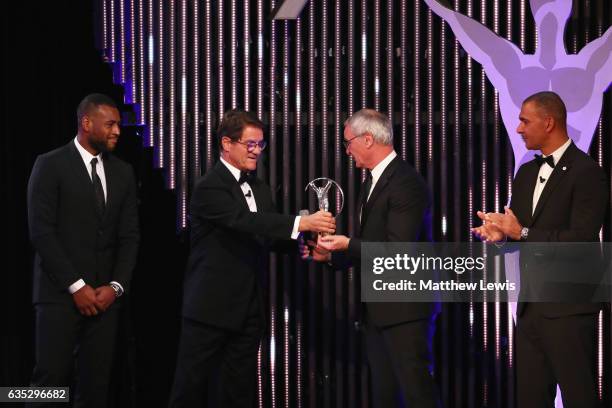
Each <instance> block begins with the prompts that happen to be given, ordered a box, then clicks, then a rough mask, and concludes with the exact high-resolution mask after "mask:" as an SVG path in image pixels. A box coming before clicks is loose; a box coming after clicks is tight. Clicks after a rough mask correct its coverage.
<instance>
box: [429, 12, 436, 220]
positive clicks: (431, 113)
mask: <svg viewBox="0 0 612 408" xmlns="http://www.w3.org/2000/svg"><path fill="white" fill-rule="evenodd" d="M433 29H434V27H433V13H432V11H431V9H429V8H428V9H427V180H428V182H429V189H430V191H433V189H434V163H433V159H434V157H433V145H434V140H433V139H434V116H435V115H434V92H433V88H434V78H433V76H434V73H433V65H434V61H433V60H434V52H433ZM433 217H434V219H436V215H435V214H434V216H433Z"/></svg>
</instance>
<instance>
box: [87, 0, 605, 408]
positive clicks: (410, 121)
mask: <svg viewBox="0 0 612 408" xmlns="http://www.w3.org/2000/svg"><path fill="white" fill-rule="evenodd" d="M557 1H560V2H566V0H557ZM96 2H97V8H98V18H97V22H98V25H99V29H98V43H99V48H100V50H101V52H102V54H103V56H104V58H105V59H106V60H107V61H108V62H109V63H110V64H112V66H113V71H114V78H115V81H116V82H117V83H120V84H123V85H124V88H125V102H126V103H127V104H131V105H132V106H133V110H134V113H135V115H134V117H133V118H132V119H133V120H132V122H133V124H134V125H135V126H138V127H139V128H140V133H141V134H142V135H143V137H142V143H143V144H144V146H145V147H148V148H151V149H153V151H154V157H155V163H156V166H158V167H160V168H162V169H164V171H165V172H164V174H165V175H166V183H167V188H168V189H170V190H173V191H175V193H176V200H177V205H176V211H177V215H176V220H177V222H176V225H177V233H180V232H181V231H183V230H184V229H185V228H188V224H189V222H188V211H189V208H188V200H189V194H190V189H191V187H192V186H193V183H194V182H195V180H196V179H197V177H199V176H200V175H201V174H203V173H204V172H205V171H206V169H208V168H209V167H210V166H211V165H212V164H213V163H214V162H215V160H216V156H217V153H216V149H215V143H216V141H215V132H214V131H215V128H216V126H217V124H218V122H219V119H220V117H221V116H222V114H223V112H224V111H226V110H228V109H231V108H242V109H247V110H252V111H255V112H256V113H257V115H258V116H259V117H260V118H261V119H262V120H263V121H264V123H265V124H266V132H265V133H266V138H267V140H268V141H269V146H270V147H269V149H268V150H266V152H265V155H264V158H263V160H262V161H261V163H260V165H259V169H258V173H259V175H260V176H261V177H262V178H263V179H265V180H266V181H267V182H269V184H270V185H271V186H272V188H273V190H274V191H275V192H276V199H277V203H278V208H279V210H281V211H283V212H285V213H297V212H298V211H299V210H300V209H302V208H310V210H311V211H312V210H314V209H315V202H314V201H315V200H314V197H312V196H308V195H307V194H306V193H305V192H304V186H305V185H306V184H307V182H308V181H309V180H311V179H313V178H316V177H321V176H326V177H331V178H333V179H335V180H336V181H338V182H339V183H340V184H341V185H342V186H343V187H344V190H345V192H346V198H347V204H348V205H347V206H346V211H345V212H344V213H343V214H342V216H341V217H340V218H339V220H338V221H339V222H338V230H339V232H341V233H345V234H351V233H353V232H354V231H352V229H351V227H350V226H351V225H353V224H352V220H353V218H354V217H355V216H357V215H358V214H357V212H356V211H355V204H356V203H355V199H356V197H357V193H358V186H359V183H360V180H361V177H362V173H361V172H360V171H359V170H358V169H355V167H354V165H353V162H352V160H350V158H347V156H346V154H345V151H344V149H343V147H342V131H343V126H342V124H343V121H344V120H345V119H346V118H347V117H348V116H349V115H351V114H352V113H353V112H355V111H357V110H359V109H361V108H362V107H370V108H375V109H377V110H380V111H382V112H385V113H386V114H388V115H389V116H391V118H392V120H393V124H394V135H395V139H394V140H395V147H396V150H397V151H398V153H399V154H400V155H401V156H402V158H404V159H405V160H407V161H408V162H410V163H412V164H413V165H414V166H415V167H416V169H417V170H418V171H419V172H421V174H423V176H424V177H425V178H426V180H427V182H428V183H429V187H430V189H431V192H432V195H433V200H434V209H433V214H434V217H433V219H434V236H435V238H436V240H438V241H471V240H473V238H472V236H471V235H470V232H469V227H470V226H472V225H474V224H475V223H476V220H475V212H476V210H486V211H500V210H502V209H503V206H504V204H506V202H507V201H508V198H509V197H508V196H509V191H510V188H511V183H512V177H513V172H514V170H515V167H514V162H515V158H514V155H516V154H517V151H513V149H512V148H513V145H512V143H511V142H510V140H509V138H508V134H507V131H506V129H505V127H504V124H503V122H502V114H501V113H500V103H501V105H502V107H503V104H504V97H505V94H504V91H503V90H502V89H500V92H502V94H498V92H497V91H496V90H495V89H494V88H493V87H492V86H491V84H490V82H489V81H488V79H487V78H486V76H485V71H484V70H483V69H482V68H481V65H480V64H479V63H478V62H477V61H475V60H473V59H472V58H470V56H469V55H468V53H467V52H466V51H464V49H463V48H462V46H461V45H460V43H458V42H457V41H456V40H455V36H454V35H453V33H452V32H451V30H450V28H449V26H448V25H446V24H445V23H443V22H442V21H441V19H440V18H439V17H438V16H436V15H435V14H433V13H432V12H431V11H430V9H429V7H428V6H427V4H426V3H425V2H421V1H414V0H371V1H369V0H362V1H355V0H336V1H332V0H330V1H324V0H311V1H309V2H308V4H307V5H306V7H305V8H304V10H303V12H302V14H301V16H300V18H299V19H298V20H296V21H287V22H285V21H273V20H271V18H270V17H271V11H272V9H273V8H274V7H275V6H277V5H278V1H275V0H226V1H197V0H164V1H153V0H96ZM536 3H538V4H539V3H547V1H536V2H535V3H534V4H536ZM570 3H571V2H570ZM450 6H451V7H452V8H454V10H453V11H454V12H458V13H461V14H463V15H466V16H468V17H470V18H472V19H474V20H475V21H476V22H480V23H482V24H483V25H484V26H486V27H487V28H488V30H485V31H486V32H487V35H489V34H498V35H499V36H501V37H503V38H505V39H507V40H508V41H509V42H511V43H514V44H515V45H516V47H515V50H518V51H520V52H521V53H525V54H533V53H534V52H536V50H537V45H538V35H537V29H536V24H535V22H534V17H533V16H532V10H531V8H530V4H529V2H528V1H527V0H489V1H484V0H482V1H473V0H455V1H454V2H452V4H451V5H450ZM568 7H569V6H568ZM437 13H438V14H440V12H439V11H438V12H437ZM536 14H537V13H536ZM453 15H455V16H456V14H453ZM443 17H444V16H443ZM445 18H447V19H449V23H450V22H451V19H452V18H451V17H450V15H447V16H446V17H445ZM536 20H537V16H536ZM611 21H612V8H611V6H610V4H609V2H608V1H606V0H590V1H586V0H585V1H578V0H576V1H574V2H573V4H572V5H571V15H570V16H569V20H568V24H567V28H566V30H565V33H564V36H562V37H563V39H564V42H565V47H566V51H567V53H568V54H577V53H579V52H580V51H581V50H582V49H583V47H584V46H585V45H586V44H588V43H590V42H592V41H593V40H595V39H596V38H598V37H601V36H602V35H603V34H604V33H605V31H606V29H607V28H608V27H609V26H610V23H611ZM455 28H456V27H453V29H455ZM483 32H484V31H483ZM562 33H563V31H561V34H560V35H562ZM608 34H609V33H608ZM462 42H463V41H462ZM463 44H464V46H466V49H469V46H468V44H466V43H464V42H463ZM564 51H565V50H564ZM471 52H473V51H471ZM609 52H610V51H609V48H608V53H609ZM479 55H480V54H479ZM480 56H482V55H480ZM474 57H475V58H476V60H479V58H478V55H477V54H476V53H474ZM485 62H486V61H482V60H480V63H483V64H485V68H486V63H485ZM488 73H489V75H492V74H491V72H488ZM492 78H493V76H492ZM523 78H524V79H525V80H527V79H528V76H527V75H526V74H524V76H523V77H521V76H519V77H518V78H515V83H514V84H516V83H517V82H516V81H518V82H520V81H521V80H522V79H523ZM509 86H510V85H509ZM513 86H514V85H512V87H513ZM599 92H600V93H602V92H603V90H600V91H599ZM610 99H611V98H610V94H607V95H606V96H604V102H603V108H602V114H601V117H600V118H599V117H598V119H597V120H596V124H595V125H594V129H595V131H594V134H593V142H592V144H591V147H590V153H591V155H592V156H593V157H594V158H595V160H596V161H598V162H599V163H600V164H601V165H602V166H603V167H604V169H605V170H606V173H607V174H608V175H610V168H611V161H610V153H609V152H610V118H611V117H612V115H611V113H612V103H611V101H610ZM519 102H520V101H519ZM570 114H571V112H570ZM504 119H506V117H505V116H504ZM510 120H513V119H512V118H510ZM514 120H516V119H515V118H514ZM585 137H590V135H587V136H585ZM517 146H518V145H516V146H515V149H516V148H517ZM518 148H520V146H518ZM587 148H588V145H587ZM523 153H524V152H523ZM522 158H523V156H521V157H520V158H519V159H518V160H519V161H521V159H522ZM610 229H611V227H610V217H609V214H608V218H607V221H606V225H605V226H604V230H603V232H602V238H603V239H606V238H609V235H610ZM177 273H179V272H177ZM267 282H268V289H269V322H270V326H269V330H268V333H267V336H266V339H265V341H264V342H263V343H262V345H261V351H260V374H259V382H258V402H259V405H260V406H272V407H277V406H278V407H281V406H297V407H302V406H308V407H327V406H329V407H331V406H336V407H342V406H348V407H355V406H367V405H368V399H369V391H368V386H367V384H368V372H367V368H366V366H365V360H364V358H363V354H362V344H361V337H360V324H359V319H360V303H359V292H358V287H359V277H358V276H356V275H355V274H354V273H353V271H344V272H331V271H329V270H327V269H325V267H314V266H308V265H305V264H303V263H301V262H300V261H299V260H297V259H296V257H295V256H286V255H285V256H276V255H272V256H271V268H270V271H269V276H267ZM510 316H511V312H510V307H509V305H507V304H504V303H499V302H495V301H494V299H491V301H490V302H488V303H478V304H475V303H471V304H447V305H444V308H443V313H442V314H441V315H440V317H439V322H438V332H437V336H436V350H437V352H436V359H437V365H436V372H435V375H436V379H437V381H438V383H439V384H440V387H441V391H442V395H443V397H444V400H445V405H446V406H447V407H470V408H472V407H480V406H483V407H513V406H514V401H513V393H514V385H513V372H514V371H513V365H514V355H513V353H514V343H513V331H514V326H513V323H512V319H511V317H510ZM604 334H607V335H604ZM609 338H610V336H609V316H607V315H604V314H603V313H602V314H601V315H600V325H599V336H598V339H599V340H598V361H599V365H598V370H597V373H596V375H597V378H598V380H599V393H600V397H601V398H604V399H605V398H606V395H605V392H604V391H605V390H606V389H607V388H609V374H610V367H609V365H610V364H609V361H610V357H609V355H610V354H609V349H610V343H609V340H606V341H604V339H609Z"/></svg>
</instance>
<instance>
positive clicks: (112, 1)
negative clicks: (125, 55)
mask: <svg viewBox="0 0 612 408" xmlns="http://www.w3.org/2000/svg"><path fill="white" fill-rule="evenodd" d="M109 5H110V7H109V8H108V12H109V14H110V21H109V23H110V44H109V51H110V53H109V58H108V59H109V62H111V63H114V62H116V55H115V47H116V42H115V0H109Z"/></svg>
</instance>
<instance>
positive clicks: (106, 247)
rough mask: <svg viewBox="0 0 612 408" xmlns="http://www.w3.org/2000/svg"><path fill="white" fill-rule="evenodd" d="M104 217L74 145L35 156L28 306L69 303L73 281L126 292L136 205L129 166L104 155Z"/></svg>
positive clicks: (133, 259)
mask: <svg viewBox="0 0 612 408" xmlns="http://www.w3.org/2000/svg"><path fill="white" fill-rule="evenodd" d="M102 163H103V165H104V173H105V176H106V188H107V197H106V211H105V213H104V215H103V216H102V217H100V216H99V215H98V213H97V211H96V207H95V196H94V188H93V184H92V182H91V178H90V176H89V171H90V170H89V169H87V168H86V166H85V164H84V163H83V159H82V158H81V155H80V154H79V152H78V150H77V148H76V146H75V145H74V141H73V140H71V141H70V142H69V143H68V144H67V145H65V146H63V147H60V148H58V149H56V150H53V151H51V152H48V153H46V154H43V155H40V156H39V157H38V158H37V159H36V162H35V163H34V168H33V169H32V173H31V175H30V180H29V183H28V223H29V230H30V240H31V241H32V244H33V246H34V249H35V250H36V255H35V259H34V293H33V301H34V303H69V304H72V297H71V295H70V293H69V292H68V290H67V289H68V287H69V286H70V285H71V284H73V283H74V282H76V281H77V280H79V279H83V280H84V281H85V283H87V284H89V285H91V286H92V287H94V288H95V287H98V286H100V285H103V284H108V283H109V282H110V281H113V280H114V281H117V282H119V283H120V284H121V285H122V286H123V288H124V290H125V291H128V290H129V285H130V280H131V277H132V270H133V269H134V265H135V264H136V257H137V252H138V241H139V231H138V199H137V192H136V182H135V178H134V173H133V170H132V168H131V167H130V165H129V164H127V163H125V162H123V161H122V160H120V159H118V158H116V157H114V156H113V155H110V154H106V155H105V156H104V157H103V160H102Z"/></svg>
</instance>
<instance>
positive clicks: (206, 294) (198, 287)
mask: <svg viewBox="0 0 612 408" xmlns="http://www.w3.org/2000/svg"><path fill="white" fill-rule="evenodd" d="M249 185H250V186H251V191H252V192H253V194H254V195H255V202H256V203H257V212H251V211H250V210H249V207H248V204H247V202H246V199H245V197H244V193H243V192H242V190H241V188H240V185H239V184H238V182H237V181H236V179H235V178H234V176H233V175H232V174H231V172H230V171H229V170H228V169H227V167H226V166H225V165H224V164H223V163H221V161H219V162H218V163H217V164H216V165H215V166H214V167H213V168H212V169H211V170H210V171H209V172H208V173H207V174H206V175H205V176H204V177H203V178H202V179H200V180H199V181H198V183H197V184H196V186H195V188H194V191H193V195H192V198H191V216H190V217H191V219H190V221H191V253H190V256H189V261H188V265H187V270H186V272H185V285H184V292H183V316H184V317H186V318H189V319H193V320H197V321H199V322H202V323H206V324H210V325H213V326H217V327H221V328H227V329H231V330H238V329H240V328H241V327H242V324H243V322H244V321H245V318H246V317H247V315H248V313H249V312H250V311H251V310H250V305H251V303H250V302H251V299H252V298H253V296H257V297H259V299H260V300H261V293H260V292H259V291H260V289H261V285H259V282H258V280H259V278H260V277H261V273H262V272H263V271H264V269H265V267H266V264H267V256H268V247H269V242H267V241H266V240H265V239H264V237H266V238H276V239H284V240H288V239H290V236H291V231H292V229H293V224H294V221H295V217H294V216H289V215H282V214H278V213H277V212H276V209H275V206H274V204H273V201H272V194H271V191H270V188H269V187H268V186H267V185H266V184H264V183H263V182H262V181H261V180H259V179H255V180H253V181H249ZM260 309H261V307H260Z"/></svg>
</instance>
